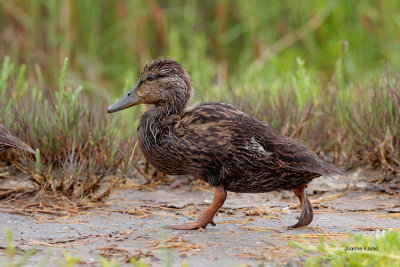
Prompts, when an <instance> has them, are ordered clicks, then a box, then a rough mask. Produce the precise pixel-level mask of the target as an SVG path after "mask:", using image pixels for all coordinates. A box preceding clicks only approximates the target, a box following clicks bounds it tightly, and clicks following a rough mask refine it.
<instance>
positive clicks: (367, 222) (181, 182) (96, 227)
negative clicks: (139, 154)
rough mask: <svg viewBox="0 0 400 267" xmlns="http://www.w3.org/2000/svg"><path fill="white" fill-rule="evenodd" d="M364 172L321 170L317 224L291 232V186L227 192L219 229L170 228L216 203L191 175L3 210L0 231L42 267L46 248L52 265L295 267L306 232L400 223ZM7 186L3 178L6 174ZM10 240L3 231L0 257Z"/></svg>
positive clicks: (310, 235) (294, 210)
mask: <svg viewBox="0 0 400 267" xmlns="http://www.w3.org/2000/svg"><path fill="white" fill-rule="evenodd" d="M359 175H360V174H358V173H354V174H353V175H348V176H347V177H342V178H341V177H338V178H336V179H331V178H324V177H322V178H319V179H316V180H315V181H314V182H313V183H312V184H310V185H309V188H308V192H309V194H310V199H311V201H312V202H313V206H314V211H315V215H314V221H313V222H312V224H311V225H310V226H309V227H303V228H299V229H296V230H287V229H286V227H287V226H289V225H291V224H294V223H295V222H296V221H297V220H296V216H298V215H299V207H298V205H297V203H298V202H297V198H296V197H295V196H294V194H293V193H292V192H272V193H263V194H236V193H228V199H227V201H226V202H225V205H224V206H223V208H222V210H221V211H220V212H219V214H218V215H217V217H216V219H215V222H216V223H217V226H216V227H213V226H209V227H207V228H206V229H201V230H195V231H177V230H164V229H163V228H160V227H161V226H163V225H166V224H174V223H179V222H183V221H187V220H193V219H195V218H196V217H197V216H198V214H199V212H200V211H201V210H202V209H204V208H205V207H206V206H207V205H208V204H209V203H210V202H211V201H212V198H213V192H212V190H210V189H207V188H204V187H198V186H196V185H195V184H193V183H190V182H188V180H187V179H185V178H176V179H175V183H174V184H173V186H167V185H159V186H157V187H156V188H155V189H154V190H148V189H147V190H146V189H144V190H143V189H142V190H138V189H137V188H136V187H135V186H132V184H134V180H132V181H130V182H128V184H127V185H126V186H124V187H123V188H122V189H119V190H117V191H115V192H114V193H113V194H112V195H111V196H110V197H109V198H108V199H107V200H106V201H105V202H104V204H102V205H100V206H98V207H97V208H94V209H90V210H87V211H82V212H81V213H80V214H78V215H74V216H52V215H48V214H42V213H36V214H33V215H31V216H26V215H19V214H12V213H10V212H8V211H7V209H6V208H4V207H3V208H2V211H0V222H1V226H0V228H3V227H7V228H9V229H11V230H12V232H13V235H14V243H15V245H16V247H17V248H18V251H19V255H22V254H23V252H24V251H27V250H30V249H38V252H37V253H36V254H35V255H34V256H33V257H31V258H30V259H29V261H28V264H27V266H37V263H38V262H39V261H40V260H42V259H43V258H44V257H45V256H46V255H50V258H49V264H48V265H47V266H55V263H56V262H57V261H59V260H61V259H62V257H63V256H62V255H63V253H64V252H65V251H68V252H69V253H71V254H72V255H73V256H81V262H80V263H81V264H82V265H84V266H87V265H89V266H90V265H93V266H96V264H98V259H99V256H100V255H102V256H104V257H106V258H116V259H117V260H118V262H120V263H121V264H120V266H125V265H126V266H131V265H129V264H128V263H127V260H128V259H129V258H130V257H135V258H139V257H140V258H143V259H144V260H145V261H146V262H148V263H150V265H151V266H159V265H163V264H165V263H166V262H169V263H171V265H172V266H182V263H183V262H184V261H186V262H187V263H188V266H237V265H239V264H248V265H250V266H259V265H261V266H264V265H265V266H274V265H290V266H298V265H300V262H301V259H300V260H299V258H297V257H296V253H297V252H298V250H296V249H295V248H293V247H291V246H290V245H289V241H290V240H294V241H299V240H300V239H299V237H300V236H305V237H306V238H307V239H308V240H310V241H311V242H317V241H318V240H319V235H324V236H325V238H326V239H330V238H334V239H337V240H340V239H342V238H346V235H347V232H349V231H351V232H353V233H359V232H364V233H369V234H372V233H374V232H373V231H374V230H377V229H378V230H379V229H381V230H382V229H392V228H397V229H396V230H397V231H398V230H399V229H400V228H399V227H400V216H399V213H400V204H399V203H400V202H399V199H398V195H397V196H396V194H395V195H393V194H388V193H386V192H384V191H385V187H382V186H379V185H375V184H371V183H367V182H365V181H363V180H365V179H359V178H358V177H359ZM135 182H136V184H138V183H139V181H135ZM2 183H3V184H1V180H0V185H1V186H4V183H6V182H5V179H4V178H3V179H2ZM386 191H388V190H387V189H386ZM392 193H393V192H392ZM0 204H1V201H0ZM4 246H5V238H4V235H1V236H0V255H2V254H4ZM165 247H168V249H166V248H165Z"/></svg>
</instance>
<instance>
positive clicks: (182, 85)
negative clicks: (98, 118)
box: [108, 59, 342, 229]
mask: <svg viewBox="0 0 400 267" xmlns="http://www.w3.org/2000/svg"><path fill="white" fill-rule="evenodd" d="M192 90H193V87H192V81H191V79H190V77H189V75H188V74H187V72H186V71H185V70H184V69H183V68H182V66H181V65H180V64H179V63H178V62H177V61H175V60H173V59H158V60H154V61H152V62H150V63H149V64H147V65H146V66H145V68H144V70H143V72H142V74H141V76H140V79H139V82H138V84H137V85H136V86H135V87H134V88H133V89H132V90H131V91H130V92H129V93H128V94H127V95H125V96H124V97H123V98H121V100H119V101H118V102H117V103H115V104H114V105H112V106H110V107H109V109H108V112H110V113H111V112H115V111H118V110H121V109H124V108H127V107H130V106H133V105H137V104H141V103H144V104H151V107H150V108H149V109H148V110H147V111H146V112H145V113H144V114H143V116H142V118H141V120H140V124H139V128H138V132H139V143H140V146H141V149H142V151H143V154H144V156H145V158H146V159H147V160H148V161H149V162H150V163H151V164H152V165H153V166H154V167H155V168H156V169H158V170H160V171H163V172H165V173H167V174H174V175H192V176H194V177H196V178H200V179H202V180H204V181H206V182H208V183H209V184H210V185H212V186H215V187H216V188H217V191H216V196H215V199H214V202H213V204H212V205H211V206H210V207H209V208H208V209H207V210H206V211H204V212H203V213H202V214H201V215H200V218H199V219H198V220H197V221H195V222H192V223H186V224H182V225H178V226H170V228H174V229H195V228H199V227H206V226H207V224H209V223H211V224H213V223H214V222H213V220H212V219H213V217H214V215H215V213H216V212H217V211H218V209H219V208H220V207H221V206H222V204H223V202H224V200H225V198H226V190H228V191H233V192H252V193H261V192H269V191H275V190H291V189H293V190H295V194H296V195H297V196H298V197H299V200H300V203H301V206H302V214H301V216H300V220H299V223H297V224H296V225H294V226H293V227H298V226H302V225H307V224H309V223H310V222H311V220H312V208H311V204H310V203H309V201H308V198H307V195H306V194H305V193H304V188H305V187H306V185H307V183H309V182H310V181H311V180H312V179H314V178H316V177H318V176H320V175H328V176H330V175H332V174H342V173H341V172H340V171H339V170H338V169H336V168H335V167H334V166H332V165H330V164H327V163H325V162H323V161H322V160H321V159H320V158H319V157H318V156H317V155H316V154H315V153H314V152H312V151H311V150H309V149H308V148H307V147H306V146H304V145H303V144H301V143H300V142H298V141H297V140H294V139H292V138H289V137H286V136H283V135H281V134H279V133H276V132H274V131H273V130H272V129H271V128H270V127H269V126H268V125H266V124H265V123H263V122H261V121H259V120H257V119H255V118H253V117H251V116H249V115H247V114H245V113H244V112H242V111H240V110H238V109H237V108H235V107H233V106H231V105H228V104H222V103H217V102H210V103H204V104H201V105H199V106H197V107H194V108H188V107H187V105H188V102H189V101H190V97H191V95H192Z"/></svg>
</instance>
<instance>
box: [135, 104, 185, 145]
mask: <svg viewBox="0 0 400 267" xmlns="http://www.w3.org/2000/svg"><path fill="white" fill-rule="evenodd" d="M175 107H176V106H175ZM183 110H184V108H182V109H175V108H171V106H168V105H155V106H152V107H150V108H149V109H148V110H147V111H146V112H145V113H144V114H143V116H142V119H141V121H140V126H139V128H140V129H141V130H142V131H143V133H144V132H146V133H147V134H151V135H152V136H153V137H154V138H156V139H157V137H159V136H160V135H163V134H165V133H166V132H168V131H169V130H170V129H171V128H172V127H173V126H174V125H175V124H176V122H177V121H178V119H179V117H180V114H181V113H182V111H183Z"/></svg>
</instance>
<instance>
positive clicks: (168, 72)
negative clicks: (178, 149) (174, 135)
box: [107, 58, 193, 114]
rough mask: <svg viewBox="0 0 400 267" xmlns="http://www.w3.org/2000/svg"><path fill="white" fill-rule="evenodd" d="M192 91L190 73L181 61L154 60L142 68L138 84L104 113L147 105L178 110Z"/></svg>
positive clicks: (167, 109) (181, 108)
mask: <svg viewBox="0 0 400 267" xmlns="http://www.w3.org/2000/svg"><path fill="white" fill-rule="evenodd" d="M192 91H193V88H192V81H191V79H190V76H189V74H188V73H187V72H186V70H185V69H184V68H183V67H182V66H181V64H179V63H178V62H177V61H176V60H174V59H169V58H161V59H156V60H153V61H151V62H150V63H148V64H147V65H146V66H145V67H144V68H143V71H142V73H141V75H140V78H139V81H138V83H137V84H136V85H135V86H134V87H133V88H132V89H131V90H130V91H129V92H128V93H127V94H126V95H124V96H123V97H122V98H121V99H120V100H118V101H117V102H116V103H114V104H112V105H111V106H110V107H109V108H108V110H107V112H108V113H113V112H117V111H119V110H123V109H126V108H129V107H131V106H135V105H139V104H149V105H154V106H156V107H157V108H159V109H162V110H165V111H166V112H167V113H169V114H172V113H179V112H180V111H181V110H183V109H184V108H185V106H186V105H187V103H188V102H189V100H190V98H191V95H192Z"/></svg>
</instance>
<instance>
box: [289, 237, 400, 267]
mask: <svg viewBox="0 0 400 267" xmlns="http://www.w3.org/2000/svg"><path fill="white" fill-rule="evenodd" d="M349 236H350V240H349V241H342V242H340V243H338V242H336V241H335V240H333V241H331V242H330V243H326V242H325V241H324V239H323V237H321V241H320V243H319V244H317V245H314V244H311V243H310V242H308V241H306V240H305V239H303V242H293V241H292V242H290V244H291V245H292V246H295V247H298V248H300V249H302V252H300V255H306V256H308V257H307V258H306V261H305V263H304V266H306V267H318V266H326V265H327V264H329V265H330V266H332V267H336V266H355V267H362V266H400V236H399V234H398V233H397V232H393V231H388V232H386V231H382V232H379V231H378V232H376V235H375V236H372V237H371V236H366V235H364V234H360V235H353V234H349Z"/></svg>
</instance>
